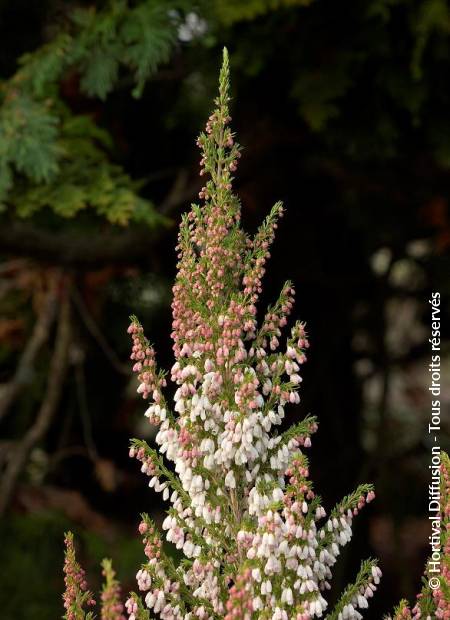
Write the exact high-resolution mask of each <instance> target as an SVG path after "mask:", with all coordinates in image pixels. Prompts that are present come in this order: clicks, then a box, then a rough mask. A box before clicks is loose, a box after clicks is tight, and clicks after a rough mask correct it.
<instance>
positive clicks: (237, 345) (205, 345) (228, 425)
mask: <svg viewBox="0 0 450 620" xmlns="http://www.w3.org/2000/svg"><path fill="white" fill-rule="evenodd" d="M228 105H229V65H228V56H227V52H226V51H224V57H223V65H222V69H221V72H220V79H219V95H218V98H217V99H216V109H215V111H214V112H213V113H212V114H211V116H210V117H209V119H208V122H207V125H206V131H205V132H204V133H202V134H201V135H200V137H199V138H198V142H197V144H198V146H199V147H200V150H201V170H200V175H201V176H204V177H206V179H207V180H206V182H205V185H204V187H203V188H202V189H201V191H200V194H199V198H200V199H201V201H202V204H201V205H200V204H194V205H192V208H191V210H190V212H189V213H188V214H185V215H184V216H183V218H182V222H181V226H180V231H179V238H178V245H177V248H176V249H177V252H178V271H177V276H176V281H175V285H174V287H173V303H172V312H173V331H172V334H171V336H172V339H173V351H174V355H175V363H174V365H173V367H172V369H171V381H172V382H173V383H174V384H175V386H176V391H175V394H174V407H173V409H172V408H171V407H170V405H169V401H168V399H167V397H166V395H165V388H166V373H164V372H163V371H161V370H158V368H157V365H156V362H155V352H154V349H153V347H152V346H151V345H150V343H149V341H148V340H147V339H146V337H145V335H144V332H143V328H142V326H141V325H140V323H139V321H138V319H137V318H136V317H132V321H131V325H130V327H129V330H128V331H129V333H130V334H131V336H132V340H133V348H132V355H131V357H132V359H133V360H134V362H135V364H134V368H133V369H134V371H135V372H136V373H137V374H138V378H139V387H138V392H139V393H140V394H141V395H142V397H143V398H145V399H149V401H150V404H149V407H148V409H147V411H146V413H145V415H146V416H147V417H148V419H149V421H150V423H151V424H154V425H157V426H158V427H159V428H158V433H157V435H156V443H157V445H158V446H159V450H156V449H154V448H152V447H150V446H149V445H148V444H147V443H146V442H145V441H142V440H139V439H135V440H133V441H132V446H131V449H130V455H131V456H132V457H135V458H137V459H138V461H140V463H141V470H142V471H143V472H144V473H145V474H146V475H147V476H148V477H149V478H150V481H149V486H150V487H152V488H153V489H154V490H155V491H157V492H160V493H162V496H163V500H164V501H168V502H169V504H170V505H169V508H168V511H167V517H166V518H165V520H164V522H163V525H162V527H163V530H165V532H166V534H165V537H166V540H167V541H168V542H169V543H172V544H173V545H175V547H176V548H177V549H179V550H182V552H183V554H184V559H183V560H182V561H181V562H180V563H179V565H178V566H175V564H174V562H173V560H172V559H171V558H170V556H168V555H167V554H166V553H165V552H164V549H163V542H162V537H161V535H160V533H159V532H158V531H157V528H156V526H155V524H154V523H153V522H152V520H151V519H150V518H149V517H148V516H147V515H143V517H142V521H141V524H140V526H139V531H140V533H141V535H142V538H143V543H144V546H145V555H146V556H147V561H146V562H145V563H144V564H143V565H142V567H141V569H140V570H139V572H138V573H137V582H138V587H139V590H140V591H141V592H143V593H144V596H145V606H146V607H147V608H148V609H150V610H152V611H153V612H154V613H156V614H159V616H160V617H161V618H163V619H164V620H181V619H183V620H191V619H193V618H199V619H200V620H206V619H213V618H226V619H227V620H231V619H232V618H245V619H246V620H247V619H248V620H250V618H259V619H261V620H263V619H268V618H272V619H273V620H287V619H288V618H295V619H296V620H309V619H311V618H315V617H322V616H323V615H324V613H325V611H326V610H327V609H328V603H327V600H326V598H325V597H326V593H327V590H329V589H330V581H331V578H332V572H331V570H332V568H333V566H334V564H335V562H336V560H337V557H338V556H339V553H340V549H341V548H342V547H343V546H345V545H346V544H347V543H348V542H349V540H350V538H351V535H352V521H353V517H354V516H355V515H356V514H357V513H358V512H359V510H360V509H361V508H362V507H363V506H364V505H365V504H366V503H367V502H370V501H371V500H372V499H373V497H374V492H373V489H372V487H371V485H368V484H363V485H361V486H359V487H358V488H357V490H356V491H354V492H353V493H351V494H350V495H348V496H347V497H345V498H344V499H343V500H342V501H341V502H340V503H339V504H338V505H337V506H336V507H335V508H334V510H332V511H331V513H330V515H329V516H328V518H326V514H325V510H324V508H323V507H322V505H321V500H320V498H319V497H318V496H317V495H316V494H315V492H314V490H313V486H312V483H311V481H310V480H309V466H308V458H307V456H306V454H305V451H306V449H307V448H308V447H309V446H310V445H311V435H312V434H313V433H314V432H315V431H316V429H317V424H316V421H315V419H314V418H312V417H307V418H305V419H304V420H303V421H302V422H300V423H298V424H295V425H294V426H292V427H291V428H289V429H288V430H287V431H285V432H278V430H277V428H278V427H279V426H280V425H281V423H282V421H283V419H284V417H285V408H286V406H287V405H289V404H298V403H299V401H300V397H299V393H298V390H299V387H300V384H301V381H302V378H301V374H300V369H301V366H302V365H303V364H304V362H306V353H307V350H308V347H309V344H308V338H307V333H306V330H305V326H304V324H303V323H301V322H299V321H297V322H294V323H293V325H292V326H291V329H290V334H289V335H288V336H287V338H286V339H283V337H282V329H283V328H284V327H286V326H287V324H288V319H289V315H290V313H291V310H292V307H293V303H294V289H293V286H292V284H291V283H290V282H286V283H285V285H284V286H283V287H282V289H281V293H280V295H279V298H278V300H277V301H276V302H275V303H274V304H273V305H272V306H270V307H269V308H268V310H267V312H266V313H265V315H264V316H263V318H262V320H261V321H258V314H257V303H258V300H259V297H260V294H261V292H262V288H261V287H262V278H263V276H264V273H265V269H266V263H267V260H268V258H269V257H270V246H271V243H272V241H273V239H274V235H275V231H276V228H277V225H278V220H279V218H281V216H282V215H283V206H282V205H281V203H277V204H275V206H274V207H273V208H272V210H271V212H270V214H269V215H268V216H267V217H266V219H265V220H264V222H263V223H262V225H261V226H260V228H259V229H258V231H257V232H256V234H255V235H254V237H253V238H252V237H250V236H248V235H247V234H246V233H245V232H244V231H243V230H242V227H241V223H240V216H241V214H240V203H239V200H238V198H237V197H236V195H235V194H233V192H232V181H233V173H234V172H235V170H236V167H237V163H238V160H239V157H240V154H241V153H240V147H239V145H238V144H237V143H236V142H235V140H234V134H233V132H232V130H231V129H230V120H231V118H230V115H229V107H228ZM169 463H172V464H173V466H172V467H170V466H169ZM380 574H381V572H380V569H379V568H378V567H377V563H376V561H375V560H366V561H365V562H363V563H362V565H361V569H360V571H359V573H358V575H357V577H356V579H355V581H354V583H353V584H351V585H349V586H348V587H347V588H346V589H345V591H344V592H343V594H342V596H341V598H340V599H339V601H338V602H337V604H336V606H335V607H334V609H333V610H332V611H329V613H328V615H327V618H329V619H330V620H331V619H333V620H334V619H336V620H337V619H339V620H341V619H347V618H348V619H353V618H355V619H357V618H361V617H362V616H361V613H360V610H364V609H365V608H366V607H367V606H368V599H369V598H370V597H372V596H373V593H374V591H375V590H376V587H377V584H378V583H379V579H380ZM126 607H127V610H128V612H129V618H130V620H136V619H137V618H145V617H147V616H146V612H145V611H144V610H145V607H144V606H143V604H142V602H140V600H139V598H138V597H137V596H136V595H135V594H133V595H132V597H131V598H130V599H129V600H128V601H127V603H126Z"/></svg>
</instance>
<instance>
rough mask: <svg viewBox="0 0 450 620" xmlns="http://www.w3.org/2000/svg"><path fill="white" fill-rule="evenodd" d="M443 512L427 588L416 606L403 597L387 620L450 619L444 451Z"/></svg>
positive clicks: (444, 458) (448, 485) (448, 483)
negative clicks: (436, 555)
mask: <svg viewBox="0 0 450 620" xmlns="http://www.w3.org/2000/svg"><path fill="white" fill-rule="evenodd" d="M440 470H441V471H440V474H441V475H440V480H441V484H440V498H439V504H440V512H439V514H438V515H436V516H435V524H436V525H435V526H433V527H434V528H435V529H436V530H437V531H438V534H434V536H436V537H437V536H439V540H435V539H434V540H433V538H432V539H431V541H430V542H431V545H432V548H434V549H436V548H439V552H438V556H440V559H439V560H438V561H437V562H436V561H435V556H434V554H432V556H431V558H430V560H431V559H432V560H433V561H434V563H433V562H431V561H428V562H427V564H426V565H425V571H424V576H423V579H422V581H423V587H422V590H421V592H420V593H419V594H418V595H417V599H416V603H415V605H414V607H413V608H412V609H411V607H410V606H409V604H408V601H406V600H402V601H400V604H399V605H398V606H397V607H396V609H395V610H394V613H393V615H392V616H387V617H386V620H419V619H424V620H435V619H436V620H448V619H449V618H450V459H449V457H448V455H447V454H446V453H445V452H443V453H441V467H440Z"/></svg>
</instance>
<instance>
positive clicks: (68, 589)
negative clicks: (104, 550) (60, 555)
mask: <svg viewBox="0 0 450 620" xmlns="http://www.w3.org/2000/svg"><path fill="white" fill-rule="evenodd" d="M64 543H65V545H66V551H65V560H64V584H65V591H64V594H63V600H64V609H65V610H66V613H65V615H64V618H65V620H90V619H92V617H93V616H92V614H91V613H90V612H88V613H87V614H86V612H85V608H86V607H92V606H94V605H95V600H94V599H93V596H92V594H91V592H89V591H88V589H87V587H88V586H87V582H86V578H85V572H84V570H83V569H82V568H81V566H80V565H79V564H78V562H77V559H76V555H75V547H74V544H73V534H72V533H71V532H67V534H66V535H65V537H64Z"/></svg>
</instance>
